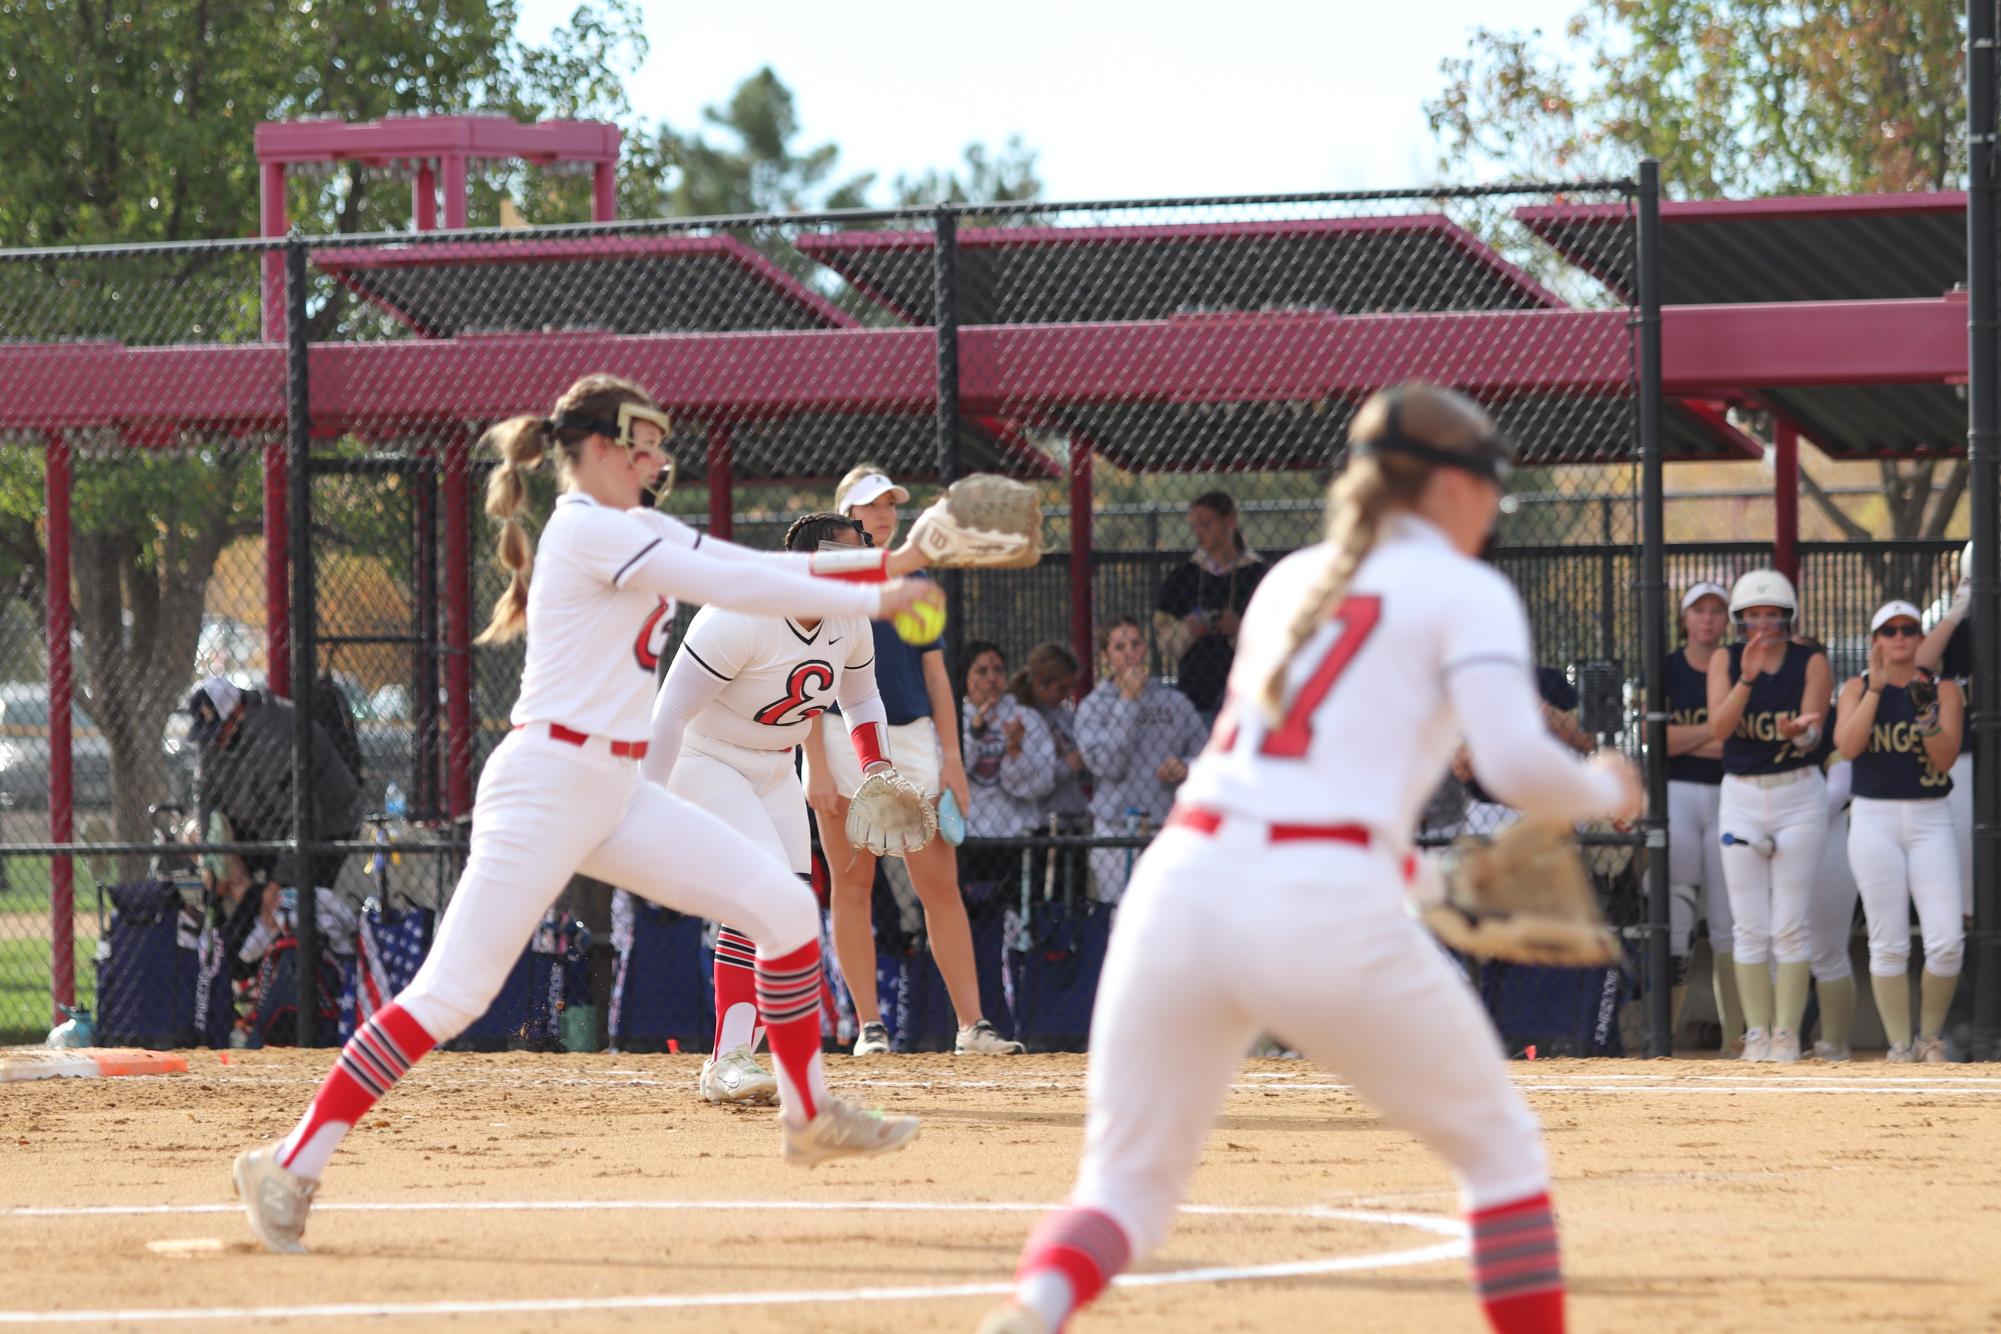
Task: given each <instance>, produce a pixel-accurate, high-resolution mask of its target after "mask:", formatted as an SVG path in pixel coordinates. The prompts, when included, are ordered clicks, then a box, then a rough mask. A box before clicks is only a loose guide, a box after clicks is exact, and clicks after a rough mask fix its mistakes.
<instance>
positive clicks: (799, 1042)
mask: <svg viewBox="0 0 2001 1334" xmlns="http://www.w3.org/2000/svg"><path fill="white" fill-rule="evenodd" d="M757 1009H758V1012H759V1013H760V1014H761V1015H762V1016H763V1017H764V1033H765V1038H766V1040H767V1041H768V1042H769V1043H770V1044H771V1055H772V1058H773V1064H775V1065H776V1066H777V1067H778V1095H779V1115H781V1116H783V1117H784V1118H785V1124H787V1125H789V1126H791V1127H792V1128H793V1129H795V1130H798V1129H802V1128H804V1127H805V1125H806V1123H807V1122H809V1121H811V1120H812V1119H813V1118H814V1117H815V1116H817V1115H819V1112H820V1100H821V1099H823V1098H825V1097H826V1096H827V1079H826V1075H825V1074H824V1073H823V1072H822V1071H821V1069H820V942H819V941H817V940H809V941H807V942H806V943H805V944H804V945H801V946H800V947H799V948H798V949H796V950H793V951H791V952H790V953H789V954H781V955H779V956H778V957H777V958H772V959H767V958H765V957H763V956H762V955H760V956H758V960H757Z"/></svg>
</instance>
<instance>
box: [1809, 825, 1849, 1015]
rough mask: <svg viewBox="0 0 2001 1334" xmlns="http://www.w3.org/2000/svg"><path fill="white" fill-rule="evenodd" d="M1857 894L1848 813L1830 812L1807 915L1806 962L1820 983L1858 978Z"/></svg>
mask: <svg viewBox="0 0 2001 1334" xmlns="http://www.w3.org/2000/svg"><path fill="white" fill-rule="evenodd" d="M1856 893H1857V889H1856V885H1855V877H1854V875H1853V874H1851V873H1850V871H1849V869H1848V813H1847V812H1846V811H1830V812H1829V813H1828V816H1827V838H1826V841H1825V843H1824V845H1823V848H1822V851H1821V857H1820V872H1819V874H1818V875H1817V876H1816V877H1815V878H1814V882H1813V896H1812V899H1811V900H1810V901H1809V902H1808V904H1807V912H1806V937H1807V949H1808V958H1807V962H1809V963H1811V964H1812V965H1813V970H1812V971H1813V976H1814V978H1815V980H1817V981H1821V982H1839V981H1840V980H1841V979H1842V978H1844V977H1853V976H1854V975H1855V961H1854V960H1853V959H1850V958H1849V957H1848V942H1849V940H1850V938H1851V937H1852V936H1853V935H1854V934H1855V898H1856Z"/></svg>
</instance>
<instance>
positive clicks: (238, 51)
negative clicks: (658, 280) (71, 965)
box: [0, 0, 658, 840]
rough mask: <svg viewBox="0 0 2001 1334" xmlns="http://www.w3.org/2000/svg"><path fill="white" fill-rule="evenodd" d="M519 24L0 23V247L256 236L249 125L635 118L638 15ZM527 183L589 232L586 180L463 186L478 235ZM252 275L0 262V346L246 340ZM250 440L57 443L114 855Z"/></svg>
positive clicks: (28, 529)
mask: <svg viewBox="0 0 2001 1334" xmlns="http://www.w3.org/2000/svg"><path fill="white" fill-rule="evenodd" d="M515 18H516V16H515V9H514V6H513V5H512V4H511V3H507V2H506V0H494V2H493V3H487V2H486V0H371V2H370V3H365V4H363V3H333V4H326V3H313V2H312V0H292V2H291V3H286V4H283V5H274V6H262V5H243V4H214V3H208V2H206V0H161V2H159V3H149V4H145V5H139V4H134V3H130V2H129V0H126V2H125V3H118V2H116V0H75V3H72V4H69V5H33V6H30V5H0V52H4V53H5V55H4V60H5V65H6V71H5V72H6V76H7V77H6V78H5V79H4V80H0V157H4V160H5V161H6V162H7V164H8V173H7V187H6V189H4V190H0V243H4V244H7V245H12V246H49V245H72V244H84V243H92V242H105V241H119V242H133V241H171V240H187V239H195V238H203V237H218V236H241V235H250V234H254V233H255V231H256V229H257V222H258V207H257V198H258V177H257V164H256V154H255V151H254V147H253V135H254V132H255V127H256V124H257V123H258V122H259V121H262V120H275V119H287V118H294V117H302V116H331V117H337V118H340V119H343V120H355V121H361V120H369V119H373V118H377V117H381V116H387V115H398V114H421V113H445V112H459V113H480V112H494V113H502V114H507V115H512V116H515V117H517V118H530V117H536V116H543V115H561V116H602V117H611V118H618V117H621V116H625V115H627V114H628V112H629V108H628V107H627V105H626V102H625V96H624V92H623V87H622V81H621V80H620V79H619V78H618V77H617V75H616V71H618V70H621V69H627V68H635V67H636V66H637V64H638V61H639V59H640V58H642V57H643V55H644V43H643V39H642V38H641V37H640V32H639V18H638V9H637V6H636V5H634V4H632V3H630V2H629V0H611V2H610V3H601V4H597V5H584V6H581V7H580V8H579V9H578V11H577V12H576V14H575V16H574V17H573V18H572V20H571V22H570V23H569V24H568V25H567V26H566V27H565V28H563V29H561V30H559V31H557V32H556V33H554V34H553V35H552V36H551V39H550V41H549V42H548V44H547V45H545V46H540V47H536V46H530V45H526V44H524V43H522V42H521V41H520V40H519V39H518V38H516V36H515V35H514V28H515ZM608 72H609V73H608ZM657 166H658V164H657V162H655V161H654V160H653V159H651V158H649V157H648V156H647V155H646V154H644V153H639V154H635V155H632V156H631V157H630V158H629V159H628V162H627V168H628V171H629V172H630V173H637V177H636V179H637V180H638V181H639V182H640V184H639V185H637V186H632V185H631V181H632V180H633V179H635V178H633V177H629V179H628V185H629V187H630V193H632V194H633V195H635V196H638V197H642V198H643V197H646V193H645V192H646V189H647V188H648V187H647V184H646V182H647V181H648V180H649V179H650V177H651V176H654V175H657ZM524 182H527V183H531V184H533V185H534V186H535V187H537V188H534V189H529V190H526V191H525V192H524V193H525V194H526V203H525V204H524V212H526V213H527V214H529V216H530V217H531V219H536V220H539V219H541V218H547V217H553V216H566V217H567V218H575V217H578V216H583V212H582V210H581V208H579V207H578V201H579V200H580V199H583V198H586V197H587V195H586V194H585V192H586V191H587V190H588V185H587V183H583V182H578V181H576V180H574V179H570V178H558V177H548V178H546V179H544V178H542V177H540V176H538V175H535V174H532V173H529V174H523V175H518V176H517V177H514V178H506V177H503V178H501V179H499V180H486V181H479V182H476V184H475V195H474V200H473V207H474V209H475V216H480V215H481V213H482V212H485V213H487V214H488V215H489V216H490V210H491V208H493V207H495V206H496V205H495V204H494V199H493V197H494V195H495V194H497V193H498V192H500V191H502V190H509V191H512V190H519V189H522V187H523V184H524ZM289 203H290V208H291V215H292V217H293V218H294V220H295V221H296V222H297V223H298V225H300V226H301V227H303V228H305V229H307V230H312V231H352V230H357V229H364V230H366V229H375V228H382V227H400V226H407V224H408V222H409V219H410V192H409V190H408V188H407V187H406V186H405V185H403V183H401V182H392V181H388V180H386V179H385V178H382V177H380V176H378V175H371V174H370V173H368V172H365V171H362V170H359V169H345V170H342V171H340V172H337V173H335V174H333V175H332V176H329V177H324V178H314V177H307V176H301V177H295V178H294V183H293V186H292V197H291V199H290V201H289ZM564 210H567V212H564ZM257 278H258V269H257V264H256V261H255V260H254V259H253V258H249V257H245V256H242V255H226V254H220V255H219V254H202V253H192V252H176V253H173V254H170V255H166V256H160V255H153V256H141V257H134V258H129V259H128V258H105V257H94V258H88V259H74V258H71V259H49V260H38V261H32V262H31V261H23V260H19V259H14V260H11V261H6V262H0V327H4V328H5V329H6V330H7V333H8V335H9V336H10V337H16V338H23V337H25V338H42V339H52V338H62V339H79V338H81V339H108V340H116V341H118V342H122V343H125V344H127V345H128V346H145V345H157V344H164V343H172V342H180V341H189V340H195V341H207V342H232V341H248V340H254V339H256V338H257V337H259V336H260V326H259V320H258V282H257ZM6 443H7V444H8V445H9V446H10V447H9V448H5V449H0V586H6V587H10V588H12V589H14V590H16V592H17V594H18V595H19V596H22V597H24V598H27V599H30V600H32V602H33V603H34V611H35V612H36V614H37V616H38V617H39V615H40V612H41V607H40V592H41V589H42V587H43V584H44V580H45V568H46V567H45V563H44V553H43V546H42V541H41V537H40V533H39V521H40V518H41V512H42V502H41V490H42V479H41V467H40V458H39V447H40V444H41V440H40V438H39V437H38V436H28V437H23V438H19V439H15V440H11V441H8V442H6ZM259 443H261V442H259V441H257V440H239V439H232V438H230V437H229V436H227V435H226V434H224V433H223V432H220V431H205V430H204V429H203V428H202V424H200V423H193V424H190V425H189V427H188V429H186V430H184V431H182V432H180V433H179V434H178V435H176V436H175V437H174V438H172V439H160V438H147V437H143V436H133V435H128V434H120V433H119V432H116V431H110V430H106V431H101V432H100V431H90V432H72V435H71V444H72V447H73V448H74V449H75V450H76V451H77V454H78V460H77V464H76V480H75V488H74V503H73V520H74V525H75V530H74V548H73V558H74V569H75V573H74V580H73V601H74V608H75V613H76V625H77V650H78V651H77V654H76V664H77V682H78V685H79V687H80V689H81V693H82V695H83V697H84V700H85V703H86V705H87V707H88V708H89V709H90V711H91V713H92V715H93V716H94V717H95V718H96V719H97V721H98V722H99V724H100V725H101V726H102V727H104V728H105V730H106V732H107V734H108V739H109V741H110V743H111V749H112V761H113V778H114V801H115V802H116V805H117V814H118V826H119V834H120V836H121V837H122V838H125V839H132V840H136V839H141V838H143V837H144V835H145V806H146V803H147V802H149V801H155V800H159V799H160V798H161V797H162V796H163V795H164V794H165V790H166V789H165V773H164V765H163V762H162V759H161V735H162V731H163V728H164V725H165V720H166V715H167V713H168V712H169V711H170V710H171V709H172V708H173V706H174V704H175V702H176V701H177V700H178V699H179V698H180V697H181V695H182V693H183V692H184V691H185V690H186V689H187V687H188V685H189V678H190V675H191V672H192V670H193V663H194V658H195V648H196V645H197V642H198V640H199V637H200V634H201V628H202V617H203V611H204V607H205V605H206V601H207V595H208V590H209V585H210V582H211V579H212V577H213V575H214V572H215V569H216V564H217V561H218V559H219V558H220V557H221V554H222V553H223V551H224V550H226V549H227V547H228V546H229V545H230V543H232V542H233V541H235V540H236V539H238V538H239V537H244V536H252V535H255V534H256V533H257V532H258V530H259V527H260V522H259V520H260V512H259V495H260V476H261V470H260V468H259V461H258V455H257V450H256V446H257V445H258V444H259ZM393 509H394V507H393V506H391V507H388V508H385V509H384V510H383V512H382V513H381V514H370V513H346V514H339V515H334V516H332V519H333V521H334V523H335V524H337V525H338V527H337V528H336V529H335V530H334V532H333V533H332V534H331V535H332V536H333V537H334V538H335V539H336V540H338V537H339V534H340V533H341V532H343V531H346V530H353V531H354V532H358V533H362V534H364V535H365V537H366V538H367V539H368V540H371V541H373V540H379V539H380V535H381V529H382V528H383V523H382V520H383V519H385V517H391V516H392V511H393ZM315 536H316V538H318V537H321V536H322V535H321V534H318V533H316V534H315Z"/></svg>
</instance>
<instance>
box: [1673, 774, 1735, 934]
mask: <svg viewBox="0 0 2001 1334" xmlns="http://www.w3.org/2000/svg"><path fill="white" fill-rule="evenodd" d="M1722 799H1723V789H1722V788H1721V787H1720V786H1718V785H1717V784H1715V783H1685V782H1675V781H1672V780H1670V781H1669V783H1668V884H1669V886H1671V888H1672V892H1671V893H1670V895H1669V897H1668V953H1670V954H1672V955H1674V956H1675V957H1676V958H1682V957H1686V955H1687V954H1688V952H1689V948H1690V939H1691V937H1693V936H1694V934H1695V922H1696V917H1697V916H1698V915H1701V916H1703V917H1706V918H1707V919H1708V921H1709V939H1710V943H1711V947H1712V948H1714V949H1717V950H1719V951H1722V952H1725V953H1727V952H1728V951H1729V949H1730V943H1731V942H1730V932H1731V925H1730V889H1729V886H1728V884H1727V883H1726V882H1725V881H1724V878H1723V843H1722V838H1723V826H1721V825H1720V824H1718V823H1717V822H1716V821H1717V810H1718V807H1719V805H1720V803H1721V802H1722Z"/></svg>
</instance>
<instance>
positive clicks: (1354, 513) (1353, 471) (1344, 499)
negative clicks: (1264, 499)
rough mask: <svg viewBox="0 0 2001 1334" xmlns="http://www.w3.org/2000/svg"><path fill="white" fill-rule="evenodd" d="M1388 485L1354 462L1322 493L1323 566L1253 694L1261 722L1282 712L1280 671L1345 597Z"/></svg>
mask: <svg viewBox="0 0 2001 1334" xmlns="http://www.w3.org/2000/svg"><path fill="white" fill-rule="evenodd" d="M1391 498H1392V487H1391V485H1390V482H1389V479H1388V478H1387V477H1385V476H1384V475H1383V469H1382V467H1381V466H1380V464H1379V463H1378V462H1377V461H1376V460H1374V459H1357V460H1355V461H1354V462H1353V463H1351V464H1349V465H1348V468H1347V471H1345V472H1343V473H1342V474H1341V475H1340V476H1339V477H1338V478H1336V479H1335V480H1334V484H1333V485H1332V486H1331V487H1329V488H1328V490H1327V545H1328V547H1329V548H1330V550H1329V551H1328V555H1327V563H1326V565H1325V566H1324V567H1323V568H1322V569H1321V571H1320V573H1319V575H1318V576H1317V577H1315V579H1314V581H1313V585H1312V587H1311V588H1310V589H1308V590H1307V594H1306V597H1305V598H1304V599H1303V600H1302V601H1301V602H1300V604H1299V609H1298V610H1297V611H1295V612H1293V614H1292V624H1291V626H1290V627H1288V628H1287V630H1286V642H1285V652H1284V654H1283V655H1281V656H1280V658H1279V660H1278V661H1277V663H1275V664H1274V665H1273V667H1272V670H1271V674H1270V675H1268V676H1267V677H1265V682H1264V688H1263V689H1262V690H1260V691H1259V692H1258V708H1259V710H1260V711H1261V712H1263V714H1264V716H1265V721H1266V722H1267V723H1269V724H1270V725H1271V726H1273V727H1276V726H1277V725H1278V723H1279V719H1280V718H1281V716H1283V713H1284V710H1285V677H1286V669H1287V668H1289V667H1290V666H1291V665H1292V659H1293V657H1294V655H1296V654H1297V653H1298V652H1299V650H1300V649H1301V648H1302V647H1304V645H1305V644H1306V641H1307V640H1309V639H1311V638H1313V633H1314V631H1316V630H1318V629H1319V628H1320V627H1321V626H1322V625H1324V624H1326V622H1327V618H1328V617H1329V616H1332V615H1333V614H1334V609H1335V608H1336V607H1338V606H1340V605H1341V603H1342V602H1343V600H1345V599H1346V598H1347V596H1348V587H1349V585H1350V584H1352V583H1354V581H1355V571H1356V570H1357V569H1359V568H1361V564H1362V559H1363V558H1364V557H1365V556H1367V555H1368V554H1369V552H1371V551H1372V550H1374V549H1375V545H1376V540H1377V538H1378V537H1380V536H1381V535H1382V528H1383V518H1384V516H1385V515H1386V514H1387V513H1388V512H1389V508H1390V500H1391Z"/></svg>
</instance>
